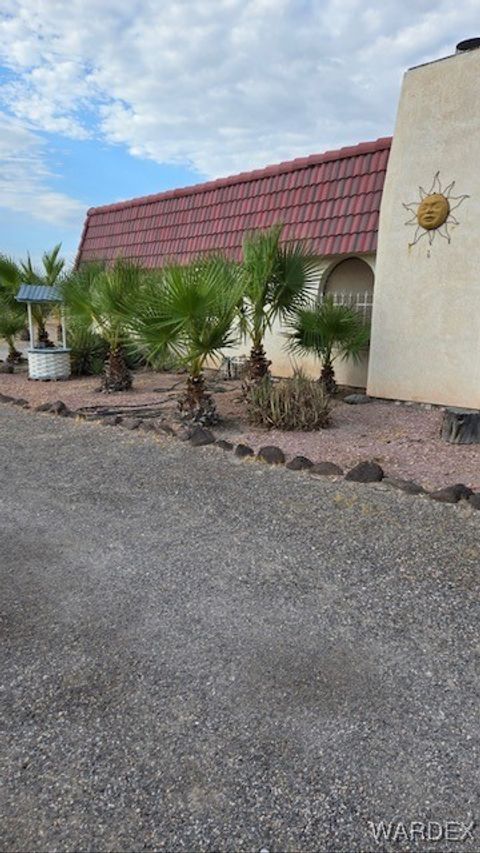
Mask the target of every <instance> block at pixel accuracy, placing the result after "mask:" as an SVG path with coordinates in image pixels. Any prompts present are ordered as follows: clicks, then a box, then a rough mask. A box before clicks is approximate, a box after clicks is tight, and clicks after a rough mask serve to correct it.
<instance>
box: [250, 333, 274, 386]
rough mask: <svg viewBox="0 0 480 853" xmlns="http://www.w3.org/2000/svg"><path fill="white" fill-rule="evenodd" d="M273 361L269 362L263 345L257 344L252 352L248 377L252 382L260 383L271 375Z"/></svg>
mask: <svg viewBox="0 0 480 853" xmlns="http://www.w3.org/2000/svg"><path fill="white" fill-rule="evenodd" d="M271 363H272V362H271V361H268V359H267V357H266V354H265V350H264V348H263V344H261V343H260V344H255V345H254V346H253V347H252V349H251V350H250V362H249V370H248V375H249V379H250V380H251V381H252V382H260V381H261V380H262V379H263V377H264V376H267V375H268V374H269V373H270V365H271Z"/></svg>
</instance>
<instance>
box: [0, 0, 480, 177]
mask: <svg viewBox="0 0 480 853" xmlns="http://www.w3.org/2000/svg"><path fill="white" fill-rule="evenodd" d="M2 10H4V11H2V13H0V61H1V62H3V63H4V64H5V65H6V66H7V67H8V68H9V69H10V71H11V72H12V74H13V82H12V80H10V81H9V82H7V83H5V84H4V86H3V87H0V98H3V100H4V103H5V104H6V107H7V109H8V110H9V111H10V112H11V113H12V114H13V115H15V116H16V117H17V118H18V119H19V120H21V121H24V122H25V121H27V122H28V123H29V125H30V126H31V127H33V128H36V129H38V130H47V131H50V132H52V131H54V132H58V133H60V134H65V135H67V136H71V137H75V138H82V137H84V136H87V135H92V134H93V135H96V136H99V137H101V138H103V139H106V140H107V141H111V142H115V143H120V144H122V145H124V146H126V147H127V148H128V150H129V151H130V152H131V153H132V154H134V155H136V156H139V157H147V158H151V159H152V160H155V161H157V162H159V163H164V162H169V163H188V164H191V165H192V166H193V167H194V168H195V169H197V170H198V171H199V172H201V173H203V174H205V175H208V176H216V175H219V174H226V173H228V172H232V171H236V170H241V169H246V168H251V167H254V166H260V165H265V164H266V163H271V162H275V161H277V160H279V159H282V158H289V157H293V156H298V155H304V154H308V153H312V152H316V151H321V150H323V149H325V148H331V147H335V146H337V145H342V144H354V143H356V142H359V141H362V140H365V139H370V138H373V137H375V136H378V135H383V134H385V133H389V132H391V131H392V129H393V121H394V114H395V108H396V103H397V99H398V90H399V85H400V80H401V75H402V73H403V71H404V70H405V68H406V67H408V66H409V65H412V64H417V63H419V62H422V61H426V60H428V59H433V58H436V57H437V56H441V55H444V54H445V53H448V52H452V51H453V49H454V45H455V41H457V40H459V39H460V38H463V37H468V36H470V35H475V34H476V30H477V26H478V18H479V12H480V0H463V2H462V5H461V7H460V6H459V5H458V4H452V2H451V0H403V2H402V0H375V2H372V0H163V2H162V3H159V2H158V0H101V2H98V0H70V2H69V3H68V6H67V5H66V4H65V3H64V2H62V0H43V2H42V3H38V0H4V2H3V4H2ZM86 114H88V121H87V120H86V119H85V115H86ZM152 189H153V188H152Z"/></svg>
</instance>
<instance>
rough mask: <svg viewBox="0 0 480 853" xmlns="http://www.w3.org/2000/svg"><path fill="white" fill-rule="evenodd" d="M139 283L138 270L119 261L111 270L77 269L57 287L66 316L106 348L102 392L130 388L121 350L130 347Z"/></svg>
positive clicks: (104, 268) (140, 271)
mask: <svg viewBox="0 0 480 853" xmlns="http://www.w3.org/2000/svg"><path fill="white" fill-rule="evenodd" d="M142 284H143V273H142V270H141V269H140V267H138V266H135V265H134V264H130V263H127V262H125V261H122V260H119V261H117V262H116V263H115V264H114V266H112V267H104V266H103V265H100V264H90V265H85V266H81V267H80V268H79V269H78V270H75V271H74V272H73V273H72V274H71V275H70V276H68V277H67V278H66V279H65V280H64V281H63V282H62V284H61V291H62V295H63V300H64V304H65V308H66V310H67V312H68V314H69V315H70V316H71V317H72V319H73V320H74V322H77V323H81V324H83V325H84V327H85V329H86V330H88V331H91V332H93V333H95V334H96V335H98V336H99V337H101V338H102V340H104V341H105V343H106V345H107V347H108V351H107V357H106V360H105V367H104V373H103V380H102V390H103V391H108V392H110V391H128V390H129V389H130V388H131V387H132V375H131V373H130V371H129V369H128V367H127V363H126V358H125V349H126V347H127V346H129V345H130V344H131V340H132V339H131V335H130V323H131V319H132V316H133V315H134V312H135V305H136V303H137V302H138V300H139V298H140V293H141V289H142Z"/></svg>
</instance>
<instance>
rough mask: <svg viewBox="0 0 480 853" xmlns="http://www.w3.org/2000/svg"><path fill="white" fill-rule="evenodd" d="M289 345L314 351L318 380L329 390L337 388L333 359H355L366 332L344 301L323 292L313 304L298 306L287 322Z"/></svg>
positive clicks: (300, 350)
mask: <svg viewBox="0 0 480 853" xmlns="http://www.w3.org/2000/svg"><path fill="white" fill-rule="evenodd" d="M289 329H290V330H289V333H288V338H289V343H288V346H289V349H290V350H291V351H292V352H294V353H296V354H299V355H312V353H313V355H316V356H317V358H319V359H320V362H321V365H322V370H321V373H320V380H319V381H320V382H321V383H322V384H323V386H324V388H325V390H326V391H327V393H329V394H334V393H335V392H336V390H337V384H336V382H335V371H334V367H333V363H334V361H335V359H337V358H339V357H340V358H343V359H346V358H353V359H355V360H357V359H358V358H359V357H360V355H361V353H362V351H363V350H365V348H366V347H367V346H368V342H369V338H370V332H369V329H368V328H367V327H366V326H365V325H364V323H363V321H362V318H361V317H360V316H359V315H358V314H357V313H356V312H355V311H353V310H352V309H351V308H348V307H347V306H346V305H335V303H334V301H333V298H332V297H331V296H327V297H326V298H325V299H324V300H323V301H322V302H320V303H317V304H315V305H310V306H307V307H303V308H302V307H301V308H299V309H298V310H297V311H296V312H295V314H294V315H293V317H292V318H291V319H290V322H289Z"/></svg>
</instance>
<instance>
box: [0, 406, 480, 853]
mask: <svg viewBox="0 0 480 853" xmlns="http://www.w3.org/2000/svg"><path fill="white" fill-rule="evenodd" d="M0 446H1V456H0V458H1V460H2V462H1V464H2V488H1V493H0V508H1V519H2V521H1V531H0V536H1V540H2V541H1V552H0V553H1V563H2V565H1V573H2V578H1V590H2V593H1V610H2V622H1V632H2V640H3V642H2V658H3V660H2V661H1V672H2V679H3V685H2V694H3V702H2V709H3V710H2V712H1V713H2V723H3V727H4V730H5V737H4V739H3V748H2V755H1V765H0V778H1V779H2V781H3V786H2V793H1V797H2V804H1V814H2V818H1V833H0V836H1V838H0V841H1V843H0V847H1V849H2V850H4V851H13V850H16V851H20V850H22V851H23V850H31V851H45V850H47V851H54V850H55V851H67V850H68V851H111V850H116V851H142V850H168V851H197V850H199V851H207V850H208V851H213V850H216V851H237V850H240V851H260V850H262V849H263V850H268V851H270V853H274V851H365V850H373V849H375V850H376V849H378V850H402V849H403V850H405V849H427V848H428V849H430V850H431V849H435V850H436V851H443V850H447V849H452V844H448V843H442V842H437V843H436V844H435V845H433V847H432V844H428V843H425V844H423V842H420V843H419V845H418V846H416V843H413V844H410V843H409V842H408V843H402V842H401V841H397V842H392V843H390V842H385V843H383V842H382V843H381V844H378V845H377V844H376V843H375V840H374V838H373V836H372V834H371V828H370V827H369V823H368V822H369V821H374V822H378V821H381V820H385V821H392V820H393V821H397V822H398V821H400V822H404V823H405V824H406V825H407V826H409V825H410V822H411V821H422V822H424V823H426V822H428V821H429V820H430V821H438V822H439V823H440V824H443V823H444V821H446V820H457V821H459V822H462V823H468V821H469V819H471V816H472V815H473V816H474V817H476V816H478V815H479V809H478V775H477V772H478V752H477V746H478V733H479V728H478V717H477V713H478V692H476V689H477V688H478V673H477V672H476V670H475V665H474V664H475V661H474V657H475V652H476V651H478V608H477V593H478V567H479V563H480V544H479V542H480V537H479V529H480V518H479V515H480V514H479V513H477V514H475V515H471V516H470V515H468V514H467V512H466V511H463V510H461V509H458V508H454V507H451V506H442V505H438V504H434V503H433V502H430V501H429V500H428V499H426V498H411V497H408V496H405V495H402V494H400V493H398V494H397V493H395V492H390V491H386V490H384V489H383V487H381V486H379V487H375V486H372V487H368V486H358V485H355V484H349V483H343V482H342V483H338V482H335V483H330V482H328V483H324V482H322V481H320V480H316V479H315V480H313V479H309V477H308V475H304V474H297V473H293V472H289V471H286V470H278V469H276V470H273V469H270V468H266V467H263V466H260V465H256V464H252V463H249V462H243V463H235V462H234V460H233V459H232V458H230V457H229V456H228V455H225V454H223V453H222V451H220V450H218V449H217V448H203V449H201V450H194V449H193V448H190V447H187V446H185V445H184V444H180V443H177V442H174V441H171V440H169V439H165V441H164V442H163V443H160V442H159V440H158V439H155V438H152V437H150V436H147V435H145V436H140V435H136V434H131V433H126V432H122V431H121V430H119V429H115V430H113V429H109V428H107V427H101V426H97V425H95V424H87V423H79V422H74V421H70V420H62V419H56V418H53V417H50V416H46V415H43V416H42V415H34V414H31V413H29V412H24V411H20V410H15V409H14V408H11V407H8V406H3V407H2V408H1V410H0ZM473 833H474V840H473V841H472V840H471V839H470V840H468V838H467V840H466V841H465V842H464V843H456V844H454V845H453V847H454V849H456V850H459V851H461V853H463V851H467V850H468V851H473V850H478V849H479V847H480V828H478V827H477V828H476V829H474V830H473Z"/></svg>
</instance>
